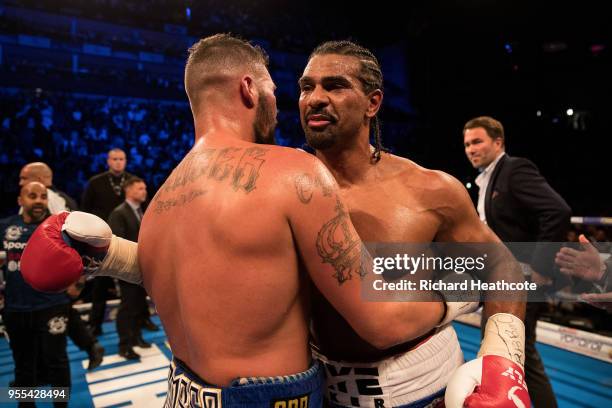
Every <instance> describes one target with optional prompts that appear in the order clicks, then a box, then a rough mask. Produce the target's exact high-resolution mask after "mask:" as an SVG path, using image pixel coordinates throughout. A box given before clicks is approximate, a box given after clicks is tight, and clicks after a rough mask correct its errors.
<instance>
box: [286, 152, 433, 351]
mask: <svg viewBox="0 0 612 408" xmlns="http://www.w3.org/2000/svg"><path fill="white" fill-rule="evenodd" d="M305 160H307V161H308V162H309V163H308V165H307V166H306V168H307V169H306V171H305V172H304V173H302V174H297V175H295V177H294V180H293V185H292V186H291V188H292V190H293V191H292V192H291V193H290V194H289V195H288V197H287V209H288V219H289V224H290V227H291V229H292V233H293V237H294V240H295V242H296V246H297V248H298V252H299V255H300V257H301V259H302V261H303V263H304V265H305V267H306V269H307V271H308V273H309V275H310V277H311V279H312V280H313V282H314V284H315V285H316V286H317V288H318V289H319V291H320V292H321V293H322V294H323V295H324V296H325V297H326V298H327V299H328V300H329V302H330V303H331V304H332V305H333V307H334V308H335V309H336V310H337V311H338V312H339V313H340V314H341V315H342V316H343V317H344V318H345V319H346V320H347V321H348V323H349V324H350V325H351V326H352V327H353V329H354V330H355V331H356V332H357V333H358V334H359V335H360V336H361V337H362V338H363V339H364V340H366V341H368V342H369V343H371V344H372V345H373V346H375V347H377V348H381V349H382V348H388V347H391V346H393V345H396V344H400V343H403V342H406V341H408V340H411V339H414V338H416V337H418V336H421V335H423V334H425V333H427V332H428V331H429V330H431V327H433V326H435V325H436V324H438V323H439V322H440V320H441V318H442V315H443V312H444V305H443V304H442V303H441V302H412V303H411V302H367V301H365V300H363V298H362V285H368V284H371V281H372V280H373V279H374V275H373V274H372V272H371V266H372V260H371V258H370V255H369V253H368V252H367V250H366V249H365V247H364V246H363V244H362V242H361V239H360V238H359V236H358V235H357V232H356V231H355V228H354V227H353V224H352V222H351V220H350V218H349V215H348V211H347V208H346V207H345V205H344V203H343V202H342V200H341V198H340V196H339V194H338V187H337V184H336V182H335V181H334V180H333V177H332V176H331V174H330V173H329V172H328V171H327V169H325V167H324V166H323V165H322V164H321V163H319V162H318V161H317V160H316V159H314V158H312V157H308V158H307V159H305Z"/></svg>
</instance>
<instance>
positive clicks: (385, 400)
mask: <svg viewBox="0 0 612 408" xmlns="http://www.w3.org/2000/svg"><path fill="white" fill-rule="evenodd" d="M382 86H383V77H382V72H381V68H380V65H379V63H378V61H377V59H376V57H375V56H374V55H373V54H372V53H371V52H370V51H369V50H367V49H365V48H363V47H361V46H359V45H357V44H354V43H351V42H348V41H340V42H336V41H333V42H326V43H324V44H321V45H320V46H318V47H317V48H316V49H315V50H314V51H313V53H312V54H311V56H310V58H309V61H308V64H307V66H306V68H305V70H304V73H303V75H302V77H301V78H300V80H299V87H300V98H299V107H300V116H301V121H302V127H303V129H304V132H305V134H306V141H307V143H308V145H309V146H310V147H312V148H314V149H316V156H317V158H319V159H320V160H321V161H322V162H323V163H324V164H325V165H326V167H327V168H328V169H329V170H330V171H331V173H332V174H333V176H334V178H335V179H336V181H337V182H338V184H339V191H340V196H341V197H342V198H343V199H344V200H345V202H346V204H347V207H348V213H349V214H350V217H351V220H352V222H353V224H354V225H355V228H356V230H357V232H358V233H359V235H360V236H361V238H362V239H363V240H364V242H376V243H396V242H402V243H425V242H431V241H441V242H463V243H466V242H484V243H487V242H488V243H499V242H500V241H499V239H498V238H497V237H496V236H495V234H494V233H493V232H492V231H491V230H490V229H489V228H488V227H487V226H486V225H484V224H483V223H481V222H480V220H479V218H478V215H477V214H476V212H475V211H474V206H473V205H472V202H471V200H470V198H469V196H468V194H467V192H466V191H465V189H464V188H463V186H462V185H461V183H460V182H459V181H457V180H456V179H454V178H453V177H451V176H449V175H448V174H445V173H442V172H440V171H432V170H428V169H425V168H423V167H421V166H419V165H417V164H416V163H414V162H412V161H410V160H408V159H405V158H402V157H398V156H395V155H392V154H388V153H385V152H384V151H383V149H382V146H381V144H380V134H379V132H380V131H379V127H378V118H377V113H378V111H379V109H380V107H381V104H382V100H383V92H382ZM372 131H373V132H374V136H375V140H376V146H375V147H372V146H371V145H370V134H371V132H372ZM500 247H502V246H501V244H500ZM506 256H510V255H509V254H508V253H506ZM487 265H488V266H489V267H490V269H491V270H490V275H489V276H486V277H484V278H486V279H487V280H490V281H497V280H501V279H505V280H506V281H507V282H515V281H516V282H522V281H523V279H522V274H521V272H520V269H519V267H518V265H517V264H515V267H514V268H510V269H509V268H507V267H505V266H504V265H505V262H503V258H502V257H500V258H497V259H489V261H488V263H487ZM519 300H521V299H520V298H519ZM522 300H523V301H518V302H491V301H489V302H486V303H485V306H484V316H483V317H484V319H488V323H487V324H486V328H485V332H484V333H485V339H484V341H483V345H482V347H481V349H480V352H479V354H478V356H479V358H478V359H477V360H474V361H473V362H470V363H468V364H467V365H465V366H463V367H462V368H461V369H459V370H457V374H455V377H454V379H453V382H452V384H450V385H449V389H448V391H447V392H446V406H447V407H449V408H454V407H459V406H463V404H464V400H465V404H466V406H475V407H476V406H496V407H504V406H509V407H514V406H515V405H514V401H513V400H512V399H509V398H508V395H509V394H508V393H509V391H510V390H512V395H513V398H515V399H520V400H521V401H522V403H524V404H525V406H529V396H528V395H527V392H526V388H525V385H524V381H523V380H522V376H523V349H524V326H523V323H522V321H521V320H522V319H523V317H524V313H525V303H524V297H523V298H522ZM313 310H314V312H313V329H314V338H315V353H316V354H317V355H318V356H319V358H320V359H321V361H323V362H324V364H325V366H326V372H327V385H328V388H327V395H328V398H329V400H330V403H331V404H332V405H335V406H345V407H350V406H361V407H383V406H384V407H424V406H430V404H434V403H435V402H436V401H439V400H441V399H442V396H443V394H444V390H445V387H446V385H447V383H448V382H449V380H450V379H451V374H453V372H454V371H455V369H457V368H458V367H459V366H460V365H461V363H462V361H463V357H462V354H461V350H460V348H459V344H458V341H457V337H456V334H455V332H454V330H453V328H452V327H451V326H450V325H448V326H444V327H442V328H440V329H438V330H435V331H432V332H430V333H428V334H427V335H426V336H423V337H421V338H418V339H415V340H413V341H411V342H407V343H403V344H401V345H398V346H395V347H391V348H387V349H385V350H380V349H379V348H377V347H374V346H372V345H371V344H370V343H369V342H368V340H367V339H364V338H363V337H362V336H360V335H359V333H357V332H356V331H355V330H353V328H352V327H351V324H349V323H348V322H347V321H346V320H345V319H344V318H343V317H342V316H341V315H340V314H338V312H337V311H336V310H335V309H334V307H333V304H330V303H328V302H326V301H325V299H323V298H322V297H320V296H318V297H317V296H315V298H314V299H313ZM504 373H506V374H504ZM364 384H367V386H365V385H364ZM475 386H477V388H476V389H475V390H474V387H475ZM513 387H517V388H513ZM470 394H471V395H470ZM468 395H469V396H468ZM486 404H489V405H486ZM516 406H520V405H516Z"/></svg>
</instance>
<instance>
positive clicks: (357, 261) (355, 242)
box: [317, 195, 366, 285]
mask: <svg viewBox="0 0 612 408" xmlns="http://www.w3.org/2000/svg"><path fill="white" fill-rule="evenodd" d="M349 225H350V218H349V216H348V213H347V211H346V210H345V208H344V206H343V205H342V203H341V202H340V199H339V197H338V196H337V195H336V216H335V217H334V218H332V219H331V220H329V221H327V222H326V223H325V224H323V227H322V228H321V229H320V230H319V233H318V234H317V252H318V253H319V256H320V257H321V259H322V260H323V263H328V264H330V265H331V266H332V267H333V268H334V270H335V271H336V272H335V273H334V275H333V277H334V278H335V279H336V280H337V281H338V284H339V285H342V284H343V283H344V282H345V281H347V280H349V279H352V277H353V274H354V273H355V274H357V275H359V276H360V277H361V278H363V277H364V276H365V274H366V270H365V268H364V265H362V251H363V250H365V248H363V247H362V246H361V245H360V240H359V239H358V238H357V237H355V236H353V235H352V234H351V230H350V227H349Z"/></svg>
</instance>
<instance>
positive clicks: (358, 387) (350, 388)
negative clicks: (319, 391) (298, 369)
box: [313, 325, 463, 408]
mask: <svg viewBox="0 0 612 408" xmlns="http://www.w3.org/2000/svg"><path fill="white" fill-rule="evenodd" d="M313 356H314V357H316V358H318V359H319V360H320V361H321V363H322V365H323V366H324V367H325V377H326V388H325V390H326V398H327V400H328V402H329V404H330V405H331V406H332V407H371V408H382V407H386V408H391V407H402V408H417V407H436V406H437V404H438V403H441V402H442V401H443V400H444V390H445V389H446V384H447V382H448V379H449V378H450V376H451V374H452V373H453V371H454V370H455V369H456V368H457V367H459V366H460V365H461V364H462V363H463V353H462V352H461V347H460V346H459V341H458V340H457V334H456V333H455V329H453V327H452V326H451V325H447V326H444V327H442V328H440V330H438V331H437V332H436V333H435V334H434V335H433V336H431V337H430V338H429V339H428V340H426V341H425V342H423V343H422V344H420V345H419V346H417V347H415V348H414V349H412V350H410V351H407V352H405V353H402V354H398V355H396V356H393V357H389V358H387V359H385V360H382V361H379V362H375V363H352V362H345V361H332V360H329V359H328V358H327V357H325V356H323V355H321V354H320V353H318V352H316V351H313Z"/></svg>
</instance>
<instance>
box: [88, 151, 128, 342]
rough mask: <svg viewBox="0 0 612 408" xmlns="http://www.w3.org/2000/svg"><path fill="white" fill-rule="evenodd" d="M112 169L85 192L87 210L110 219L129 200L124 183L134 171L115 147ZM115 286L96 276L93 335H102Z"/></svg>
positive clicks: (110, 162) (110, 161)
mask: <svg viewBox="0 0 612 408" xmlns="http://www.w3.org/2000/svg"><path fill="white" fill-rule="evenodd" d="M107 164H108V171H105V172H103V173H100V174H97V175H95V176H93V177H92V178H91V179H89V182H88V183H87V187H86V188H85V192H84V193H83V201H82V207H83V211H86V212H89V213H92V214H95V215H97V216H98V217H100V218H102V219H108V217H109V215H110V213H111V212H112V211H113V209H114V208H115V207H117V206H118V205H119V204H121V203H122V202H123V201H124V200H125V195H124V190H123V189H124V186H125V184H126V182H127V181H128V179H129V178H130V177H133V176H132V174H130V173H128V172H127V171H125V166H126V157H125V152H124V151H123V150H121V149H118V148H114V149H111V150H110V151H109V152H108V156H107ZM113 287H114V282H113V280H112V279H111V278H109V277H106V276H104V277H96V278H94V279H93V287H92V305H91V312H90V314H89V324H90V327H91V331H92V334H93V335H94V336H99V335H100V334H102V323H103V322H104V312H105V309H106V298H107V294H108V291H109V290H110V289H111V288H113Z"/></svg>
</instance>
